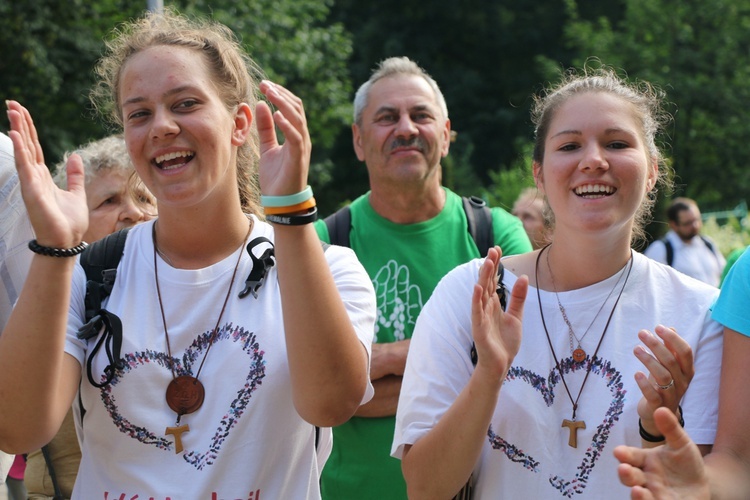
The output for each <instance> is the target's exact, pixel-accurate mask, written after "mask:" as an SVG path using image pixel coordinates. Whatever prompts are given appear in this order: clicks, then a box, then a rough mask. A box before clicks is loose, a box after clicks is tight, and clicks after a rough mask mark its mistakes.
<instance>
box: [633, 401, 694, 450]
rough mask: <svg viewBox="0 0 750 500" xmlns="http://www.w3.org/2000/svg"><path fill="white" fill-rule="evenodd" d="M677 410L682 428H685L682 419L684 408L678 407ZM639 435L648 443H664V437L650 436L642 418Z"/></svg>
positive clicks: (639, 423) (639, 424)
mask: <svg viewBox="0 0 750 500" xmlns="http://www.w3.org/2000/svg"><path fill="white" fill-rule="evenodd" d="M677 408H678V409H679V410H680V426H682V427H685V419H684V418H683V417H682V406H679V405H678V406H677ZM638 433H639V434H640V435H641V439H643V440H644V441H646V442H648V443H661V442H662V441H664V436H654V435H653V434H649V433H648V432H647V431H646V429H644V428H643V424H642V423H641V419H640V418H639V419H638Z"/></svg>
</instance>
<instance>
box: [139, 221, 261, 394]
mask: <svg viewBox="0 0 750 500" xmlns="http://www.w3.org/2000/svg"><path fill="white" fill-rule="evenodd" d="M252 228H253V225H252V223H250V227H249V228H248V230H247V234H246V235H245V239H244V240H242V245H241V246H240V250H239V255H238V257H237V263H236V264H235V265H234V271H233V272H232V280H231V281H230V282H229V289H228V290H227V295H226V297H224V304H223V305H222V306H221V312H220V313H219V318H218V319H217V320H216V326H215V327H214V329H213V331H212V332H211V338H210V339H209V341H208V347H207V348H206V353H205V354H204V355H203V359H202V360H201V364H200V365H199V366H198V371H197V372H196V374H195V380H196V382H197V381H198V379H199V377H200V374H201V370H203V363H205V362H206V358H207V357H208V352H209V351H210V350H211V346H212V345H213V344H214V340H216V335H217V334H218V331H219V323H220V322H221V318H222V316H224V311H225V310H226V308H227V303H228V302H229V296H230V295H231V294H232V286H233V285H234V279H235V277H236V276H237V270H238V269H239V267H240V261H241V260H242V250H243V249H244V247H245V242H246V241H247V239H248V238H249V237H250V232H251V231H252ZM151 237H152V239H153V242H154V281H155V282H156V295H157V297H158V298H159V310H160V311H161V320H162V324H163V325H164V338H165V339H166V341H167V353H168V354H169V367H170V369H171V371H172V379H173V380H174V379H175V378H176V377H175V372H174V359H173V358H172V347H171V346H170V344H169V332H168V330H167V318H166V315H165V314H164V305H163V303H162V299H161V289H160V288H159V268H158V266H157V263H156V254H157V253H158V254H159V255H163V254H162V253H161V251H160V250H159V247H158V245H157V243H156V223H154V225H153V226H152V230H151Z"/></svg>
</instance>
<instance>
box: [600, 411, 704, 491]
mask: <svg viewBox="0 0 750 500" xmlns="http://www.w3.org/2000/svg"><path fill="white" fill-rule="evenodd" d="M654 422H655V424H656V427H657V429H658V431H659V433H660V434H662V435H664V437H665V438H666V444H664V445H663V446H658V447H656V448H633V447H630V446H618V447H617V448H615V450H614V454H615V458H617V460H619V461H620V465H619V466H618V468H617V474H618V476H619V477H620V482H622V484H624V485H625V486H629V487H631V488H632V490H631V498H633V499H634V500H651V499H674V500H678V499H679V500H683V499H684V500H699V499H700V500H703V499H706V500H707V499H708V498H710V492H709V484H708V478H707V476H706V470H705V465H704V462H703V457H702V456H701V453H700V451H699V449H698V446H696V445H695V443H693V442H692V441H691V440H690V438H689V437H688V435H687V433H686V432H685V430H684V429H683V428H682V427H681V426H680V424H679V422H678V421H677V418H676V417H675V415H674V413H672V412H671V411H669V410H667V409H666V408H660V409H658V410H657V411H656V412H655V413H654Z"/></svg>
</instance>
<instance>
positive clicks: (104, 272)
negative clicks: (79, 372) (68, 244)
mask: <svg viewBox="0 0 750 500" xmlns="http://www.w3.org/2000/svg"><path fill="white" fill-rule="evenodd" d="M129 229H130V228H125V229H122V230H120V231H118V232H116V233H112V234H110V235H108V236H105V237H104V238H102V239H101V240H99V241H95V242H94V243H92V244H91V245H89V246H88V247H87V248H86V250H84V251H83V253H82V254H81V259H80V264H81V266H82V267H83V270H84V271H85V272H86V299H85V305H86V323H85V324H84V325H83V326H82V327H81V328H79V329H78V338H79V339H82V340H90V339H92V338H95V337H96V336H98V335H99V332H100V331H101V330H102V327H103V328H104V332H103V333H102V335H101V336H100V337H99V340H97V342H96V344H95V345H94V348H93V349H92V350H91V353H90V355H89V357H88V361H87V363H86V375H87V377H88V379H89V382H90V383H91V385H93V386H94V387H98V388H101V387H104V386H105V385H107V384H109V383H110V382H111V381H112V378H113V377H114V374H115V370H116V369H118V368H120V364H121V361H120V349H121V348H122V322H121V321H120V318H118V317H117V315H115V314H112V313H110V312H109V311H107V310H106V309H102V302H103V301H104V299H106V298H107V297H109V294H110V293H112V287H114V284H115V278H116V277H117V265H118V264H119V263H120V260H121V259H122V253H123V251H124V249H125V240H126V239H127V236H128V231H129ZM102 346H104V347H105V349H106V352H107V359H108V360H109V365H107V367H106V368H105V369H104V374H105V380H104V382H102V383H98V382H96V381H95V380H94V377H93V375H92V373H91V363H92V362H93V359H94V357H95V355H96V353H97V351H99V349H100V348H101V347H102Z"/></svg>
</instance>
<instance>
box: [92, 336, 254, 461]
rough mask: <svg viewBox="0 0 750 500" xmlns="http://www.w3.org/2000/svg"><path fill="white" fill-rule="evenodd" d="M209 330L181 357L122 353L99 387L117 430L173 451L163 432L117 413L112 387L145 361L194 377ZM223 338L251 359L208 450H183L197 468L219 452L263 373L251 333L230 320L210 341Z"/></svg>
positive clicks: (169, 440) (170, 441) (207, 344)
mask: <svg viewBox="0 0 750 500" xmlns="http://www.w3.org/2000/svg"><path fill="white" fill-rule="evenodd" d="M211 333H212V332H211V331H207V332H204V333H202V334H201V335H199V336H198V337H197V338H196V339H195V340H194V341H193V343H192V344H191V345H190V347H189V348H188V349H187V350H186V351H185V352H184V354H183V356H182V358H181V359H180V358H176V357H170V356H169V355H168V354H166V353H164V352H158V351H153V350H146V351H140V352H132V353H128V354H125V355H123V356H122V359H121V361H122V363H121V364H120V365H121V369H118V370H117V371H116V372H115V375H114V377H113V378H112V382H111V383H110V384H108V385H105V386H104V387H102V389H101V396H102V401H103V402H104V406H105V407H106V409H107V412H108V413H109V415H110V417H111V418H112V422H113V423H114V424H115V425H116V426H117V428H118V429H119V430H120V432H123V433H125V434H127V435H129V436H130V437H132V438H133V439H137V440H138V441H140V442H142V443H144V444H151V445H154V446H156V447H157V448H160V449H163V450H168V451H172V450H173V447H174V444H173V442H172V440H171V439H167V438H166V437H164V436H163V432H160V433H159V434H157V433H154V432H152V431H151V430H149V429H146V428H144V427H142V426H138V425H135V424H133V423H132V422H131V421H130V420H128V419H127V418H126V417H125V416H123V415H122V414H121V413H120V412H119V408H118V405H117V400H116V398H115V396H114V395H113V389H114V388H115V387H117V385H118V383H119V382H120V381H121V380H122V379H123V377H124V376H125V375H127V374H128V373H130V372H132V371H133V370H136V369H137V368H138V367H140V366H144V365H147V364H148V365H151V366H154V365H155V366H159V367H162V368H164V369H165V370H170V371H171V369H172V366H174V375H175V376H176V377H179V376H180V375H192V376H195V370H193V367H195V369H196V370H197V367H198V365H200V362H201V360H202V359H203V354H204V353H205V352H206V349H208V347H209V345H210V338H211ZM226 341H229V342H235V343H239V344H240V345H241V347H242V350H243V351H244V352H245V353H246V354H247V355H248V356H249V358H250V362H249V363H248V366H249V367H250V369H249V370H248V372H247V376H246V379H245V382H244V384H241V385H240V387H241V388H240V390H238V391H237V397H236V398H235V399H234V400H233V401H232V402H231V404H230V405H229V408H228V409H227V412H226V413H225V414H224V416H223V417H222V418H221V420H220V422H219V424H218V426H217V428H216V431H215V433H214V435H213V438H212V440H211V442H210V446H209V448H208V450H206V451H205V452H197V451H186V452H185V453H184V454H183V458H184V459H185V461H186V462H188V463H189V464H191V465H193V466H194V467H195V468H196V469H198V470H202V469H203V468H204V467H207V466H209V465H211V464H213V463H214V461H215V460H216V457H217V456H218V453H219V451H220V450H221V446H222V445H223V444H224V442H225V441H226V438H227V436H228V435H229V432H230V431H231V430H232V428H233V427H234V426H235V425H236V424H237V422H238V420H239V419H240V417H242V414H243V413H244V410H245V409H246V408H247V406H248V404H249V402H250V397H251V396H252V394H253V392H255V390H256V389H257V388H258V386H259V385H260V384H261V383H262V381H263V378H264V377H265V374H266V366H265V362H264V360H263V356H264V354H265V353H264V351H262V350H260V346H259V344H258V342H257V340H256V336H255V334H254V333H252V332H248V331H247V330H245V329H244V328H241V327H234V326H233V325H232V323H229V324H226V325H224V326H223V327H221V328H220V329H219V332H218V334H217V335H216V339H214V341H213V343H214V344H216V343H219V342H226Z"/></svg>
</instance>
